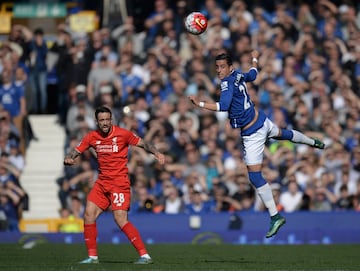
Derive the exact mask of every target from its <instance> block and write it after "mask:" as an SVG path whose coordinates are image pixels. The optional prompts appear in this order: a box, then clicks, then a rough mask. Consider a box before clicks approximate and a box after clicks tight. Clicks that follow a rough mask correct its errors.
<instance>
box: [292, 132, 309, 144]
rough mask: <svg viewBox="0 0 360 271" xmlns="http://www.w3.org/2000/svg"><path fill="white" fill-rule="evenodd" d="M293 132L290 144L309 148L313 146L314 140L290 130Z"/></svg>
mask: <svg viewBox="0 0 360 271" xmlns="http://www.w3.org/2000/svg"><path fill="white" fill-rule="evenodd" d="M292 132H293V137H292V139H291V141H292V142H295V143H304V144H307V145H309V146H313V145H314V143H315V140H314V139H312V138H310V137H308V136H306V135H304V134H303V133H300V132H298V131H296V130H292Z"/></svg>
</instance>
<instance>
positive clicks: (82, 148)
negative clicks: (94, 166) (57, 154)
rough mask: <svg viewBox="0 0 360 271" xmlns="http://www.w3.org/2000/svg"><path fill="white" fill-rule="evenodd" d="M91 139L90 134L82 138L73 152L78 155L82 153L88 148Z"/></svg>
mask: <svg viewBox="0 0 360 271" xmlns="http://www.w3.org/2000/svg"><path fill="white" fill-rule="evenodd" d="M91 137H92V135H91V133H89V134H87V135H86V136H84V137H83V139H82V140H81V141H80V142H79V144H78V145H77V146H76V147H75V150H76V151H78V152H79V153H83V152H84V151H86V150H87V149H88V148H90V142H91Z"/></svg>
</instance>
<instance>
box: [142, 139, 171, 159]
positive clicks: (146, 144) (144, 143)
mask: <svg viewBox="0 0 360 271" xmlns="http://www.w3.org/2000/svg"><path fill="white" fill-rule="evenodd" d="M136 146H137V147H140V148H143V149H144V150H145V151H147V152H149V153H152V154H153V155H154V156H155V158H156V160H158V161H159V163H160V164H162V165H163V164H164V163H165V155H164V154H162V153H161V152H160V151H159V150H158V149H157V148H156V147H155V146H154V145H153V144H151V143H150V142H148V141H145V140H144V139H140V141H139V143H138V144H137V145H136Z"/></svg>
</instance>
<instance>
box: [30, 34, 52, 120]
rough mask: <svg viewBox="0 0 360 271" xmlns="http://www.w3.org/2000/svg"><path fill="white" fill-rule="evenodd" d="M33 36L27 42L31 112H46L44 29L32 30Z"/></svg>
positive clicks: (46, 49) (45, 46) (46, 50)
mask: <svg viewBox="0 0 360 271" xmlns="http://www.w3.org/2000/svg"><path fill="white" fill-rule="evenodd" d="M33 35H34V37H33V39H32V41H31V42H30V43H29V51H30V56H29V57H30V63H29V68H30V74H29V76H30V83H31V88H32V94H33V101H32V106H31V111H30V112H31V113H35V114H38V113H41V114H44V113H46V112H47V103H48V100H47V99H48V95H47V65H46V55H47V52H48V47H47V45H46V41H45V40H44V31H43V29H41V28H37V29H35V30H34V34H33Z"/></svg>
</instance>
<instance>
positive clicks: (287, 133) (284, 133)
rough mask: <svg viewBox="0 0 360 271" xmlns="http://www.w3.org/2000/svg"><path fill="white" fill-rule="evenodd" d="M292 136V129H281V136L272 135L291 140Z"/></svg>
mask: <svg viewBox="0 0 360 271" xmlns="http://www.w3.org/2000/svg"><path fill="white" fill-rule="evenodd" d="M293 136H294V133H293V131H291V130H286V129H281V136H277V137H274V138H276V139H283V140H292V139H293Z"/></svg>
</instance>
